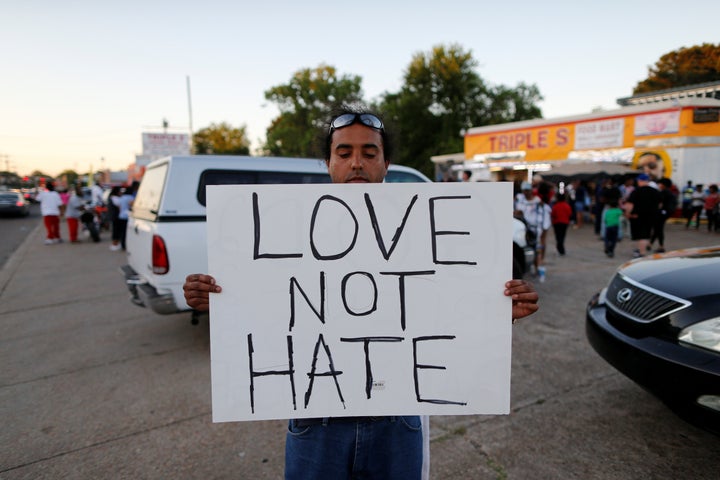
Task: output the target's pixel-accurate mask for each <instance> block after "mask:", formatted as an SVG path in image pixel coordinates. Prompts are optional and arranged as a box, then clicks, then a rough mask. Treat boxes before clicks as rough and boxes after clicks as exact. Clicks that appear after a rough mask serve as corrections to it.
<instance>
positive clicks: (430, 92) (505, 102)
mask: <svg viewBox="0 0 720 480" xmlns="http://www.w3.org/2000/svg"><path fill="white" fill-rule="evenodd" d="M477 66H478V62H477V61H476V60H475V59H474V58H473V56H472V54H471V53H470V52H469V51H465V50H464V49H463V48H462V47H461V46H459V45H449V46H443V45H438V46H435V47H433V49H432V50H431V51H429V52H425V53H417V54H416V55H414V56H413V58H412V60H411V62H410V64H409V66H408V67H407V69H406V71H405V76H404V84H403V86H402V88H401V89H400V92H398V93H388V94H385V95H384V96H383V98H382V100H381V102H380V104H379V106H378V107H379V109H380V110H381V111H384V112H385V114H386V115H387V116H388V117H389V118H388V120H389V121H390V122H388V123H391V124H392V125H394V126H395V127H396V128H397V132H396V137H397V149H396V151H397V157H396V158H395V159H393V161H394V162H396V163H399V164H403V165H408V166H411V167H414V168H416V169H418V170H420V171H422V172H424V173H425V174H426V175H432V170H433V168H432V164H431V163H430V157H431V156H433V155H439V154H444V153H454V152H460V151H462V150H463V142H464V140H463V134H464V132H465V131H466V130H467V129H468V128H470V127H474V126H482V125H492V124H497V123H505V122H511V121H518V120H528V119H532V118H539V117H541V116H542V114H541V111H540V108H539V107H537V105H536V104H537V102H539V101H540V100H542V96H541V95H540V92H539V90H538V88H537V87H536V86H534V85H525V84H522V83H521V84H520V85H519V86H518V87H516V88H511V87H507V86H502V85H499V86H490V85H488V84H487V83H486V82H485V81H484V80H483V79H482V78H481V77H480V75H479V74H478V73H477V72H476V68H477Z"/></svg>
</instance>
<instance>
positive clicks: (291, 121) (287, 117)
mask: <svg viewBox="0 0 720 480" xmlns="http://www.w3.org/2000/svg"><path fill="white" fill-rule="evenodd" d="M361 81H362V80H361V78H360V77H359V76H357V75H342V76H339V75H338V74H337V71H336V70H335V68H334V67H331V66H328V65H322V64H321V65H320V66H318V67H317V68H314V69H310V68H305V69H302V70H299V71H297V72H296V73H295V74H294V75H293V77H292V78H291V79H290V82H289V83H287V84H284V85H277V86H275V87H272V88H270V89H269V90H267V91H266V92H265V98H266V99H267V100H269V101H271V102H273V103H275V104H276V105H277V106H278V108H279V109H280V116H278V117H276V118H275V119H274V120H273V122H272V124H271V125H270V127H269V128H268V129H267V132H266V142H265V146H264V148H263V149H264V150H265V153H267V154H269V155H275V156H291V157H313V156H316V155H317V152H316V151H315V143H316V142H315V140H316V139H317V136H318V134H319V133H320V129H321V128H322V124H323V122H324V121H325V120H326V119H327V116H328V114H329V113H330V111H331V110H332V109H333V108H334V107H336V106H337V105H339V104H342V103H354V102H360V101H362V89H361V87H360V84H361Z"/></svg>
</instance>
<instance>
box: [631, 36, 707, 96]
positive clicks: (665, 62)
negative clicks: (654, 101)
mask: <svg viewBox="0 0 720 480" xmlns="http://www.w3.org/2000/svg"><path fill="white" fill-rule="evenodd" d="M717 80H720V44H717V45H715V44H712V43H703V44H702V45H695V46H692V47H683V48H680V49H678V50H674V51H672V52H669V53H666V54H665V55H663V56H662V57H660V60H658V61H657V62H656V63H655V65H654V66H652V67H648V77H647V78H646V79H645V80H643V81H641V82H639V83H638V84H637V85H636V86H635V89H634V90H633V93H634V94H638V93H648V92H655V91H657V90H665V89H668V88H675V87H684V86H686V85H694V84H697V83H706V82H714V81H717Z"/></svg>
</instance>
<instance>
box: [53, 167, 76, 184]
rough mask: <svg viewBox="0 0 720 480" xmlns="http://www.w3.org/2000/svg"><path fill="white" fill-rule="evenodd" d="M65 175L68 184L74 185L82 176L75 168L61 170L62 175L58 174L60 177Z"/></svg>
mask: <svg viewBox="0 0 720 480" xmlns="http://www.w3.org/2000/svg"><path fill="white" fill-rule="evenodd" d="M63 177H65V181H66V182H67V184H68V185H74V184H75V183H76V182H77V180H78V178H79V177H80V174H79V173H77V172H76V171H75V170H71V169H68V170H63V171H62V172H60V175H58V178H63Z"/></svg>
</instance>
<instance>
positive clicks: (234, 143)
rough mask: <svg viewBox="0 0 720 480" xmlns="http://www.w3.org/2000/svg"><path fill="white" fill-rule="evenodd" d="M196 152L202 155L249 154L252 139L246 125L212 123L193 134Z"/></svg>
mask: <svg viewBox="0 0 720 480" xmlns="http://www.w3.org/2000/svg"><path fill="white" fill-rule="evenodd" d="M193 147H194V150H195V153H197V154H200V155H248V154H249V153H250V140H248V136H247V132H246V126H245V125H243V126H241V127H239V128H235V127H233V126H232V125H230V124H229V123H226V122H222V123H211V124H210V126H209V127H205V128H203V129H202V130H198V131H197V132H196V133H195V134H194V135H193Z"/></svg>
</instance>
